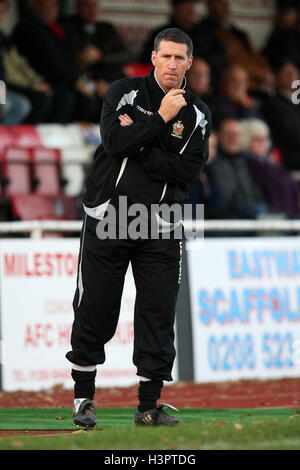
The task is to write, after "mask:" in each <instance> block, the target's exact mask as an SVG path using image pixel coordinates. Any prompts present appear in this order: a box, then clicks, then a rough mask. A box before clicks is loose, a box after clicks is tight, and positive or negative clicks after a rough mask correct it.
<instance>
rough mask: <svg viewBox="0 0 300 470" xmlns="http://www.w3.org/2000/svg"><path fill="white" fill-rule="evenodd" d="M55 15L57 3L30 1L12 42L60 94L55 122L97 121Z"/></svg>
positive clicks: (90, 95)
mask: <svg viewBox="0 0 300 470" xmlns="http://www.w3.org/2000/svg"><path fill="white" fill-rule="evenodd" d="M58 14H59V4H58V1H57V0H31V2H30V3H29V8H28V10H27V12H26V14H25V15H24V17H23V18H21V20H20V21H19V23H18V24H17V25H16V27H15V29H14V31H13V35H12V38H13V41H14V42H15V44H16V45H17V47H18V50H19V51H20V53H21V54H22V55H24V56H25V57H26V58H27V59H28V61H29V63H30V65H31V66H32V67H33V68H34V69H35V70H36V71H37V72H38V73H39V74H40V75H42V76H43V77H44V78H45V79H46V80H47V82H48V83H49V84H50V85H51V87H52V88H54V89H55V90H56V91H57V92H59V93H60V96H61V101H60V103H58V106H57V109H56V110H55V114H56V116H57V120H58V122H59V121H60V119H61V116H62V115H65V120H82V121H96V120H95V115H96V112H97V109H96V103H95V100H94V95H93V93H92V92H91V90H89V88H88V86H87V84H86V77H85V74H84V71H83V70H82V69H81V68H80V67H79V66H78V65H77V63H76V62H75V60H74V59H73V57H72V55H71V53H70V51H69V49H68V45H67V40H66V37H65V34H64V32H63V30H62V29H61V28H60V26H59V25H58V23H57V18H58ZM56 116H52V121H55V120H56Z"/></svg>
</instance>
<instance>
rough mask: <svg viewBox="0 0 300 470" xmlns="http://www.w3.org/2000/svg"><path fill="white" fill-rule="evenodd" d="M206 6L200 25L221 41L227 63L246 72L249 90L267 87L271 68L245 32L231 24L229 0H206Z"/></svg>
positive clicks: (270, 76)
mask: <svg viewBox="0 0 300 470" xmlns="http://www.w3.org/2000/svg"><path fill="white" fill-rule="evenodd" d="M207 6H208V15H207V17H206V18H204V19H203V20H202V22H201V26H202V28H205V29H206V30H209V31H211V33H215V34H216V35H217V37H218V38H219V39H220V40H221V41H222V43H223V45H224V46H225V49H226V53H227V59H228V62H229V64H239V65H240V66H242V67H243V68H244V69H245V70H246V71H247V72H248V74H249V80H250V88H251V90H260V89H261V88H265V87H269V86H270V82H271V83H272V80H273V75H272V71H271V68H270V66H269V64H268V62H267V60H266V59H265V57H263V56H262V55H261V54H260V53H259V52H257V51H256V50H255V49H254V48H253V47H252V44H251V41H250V39H249V37H248V35H247V33H246V32H245V31H243V30H241V29H240V28H238V27H237V26H235V25H234V24H232V21H231V4H230V0H207Z"/></svg>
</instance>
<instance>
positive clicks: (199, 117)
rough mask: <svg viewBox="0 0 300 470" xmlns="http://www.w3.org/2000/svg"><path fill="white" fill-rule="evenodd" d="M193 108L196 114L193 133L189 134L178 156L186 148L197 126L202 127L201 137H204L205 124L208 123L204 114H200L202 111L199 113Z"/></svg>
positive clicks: (198, 110) (195, 107)
mask: <svg viewBox="0 0 300 470" xmlns="http://www.w3.org/2000/svg"><path fill="white" fill-rule="evenodd" d="M193 106H194V109H195V112H196V124H195V127H194V130H193V132H192V133H191V135H190V136H189V138H188V140H187V141H186V143H185V145H184V146H183V147H182V149H181V150H180V152H179V153H180V154H182V153H183V152H184V150H185V148H186V146H187V144H188V143H189V141H190V140H191V137H192V135H193V134H194V132H195V130H196V129H197V127H198V126H200V127H202V136H203V139H204V137H205V132H206V124H208V121H207V120H206V119H205V114H204V113H202V111H200V109H198V108H197V106H195V105H193Z"/></svg>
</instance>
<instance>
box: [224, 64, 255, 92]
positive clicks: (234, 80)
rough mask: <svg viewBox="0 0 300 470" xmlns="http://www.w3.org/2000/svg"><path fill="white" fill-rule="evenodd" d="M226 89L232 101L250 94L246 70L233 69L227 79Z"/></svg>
mask: <svg viewBox="0 0 300 470" xmlns="http://www.w3.org/2000/svg"><path fill="white" fill-rule="evenodd" d="M225 87H226V91H227V93H228V96H229V97H230V98H232V99H235V97H236V96H241V95H244V94H246V93H248V88H249V76H248V73H247V72H246V70H244V69H243V68H241V67H238V66H237V67H233V68H232V69H231V71H230V72H228V75H227V77H226V80H225Z"/></svg>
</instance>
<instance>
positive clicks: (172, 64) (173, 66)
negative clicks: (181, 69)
mask: <svg viewBox="0 0 300 470" xmlns="http://www.w3.org/2000/svg"><path fill="white" fill-rule="evenodd" d="M168 66H169V69H172V70H174V69H176V68H177V65H176V60H175V57H172V58H171V59H170V60H169V64H168Z"/></svg>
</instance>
